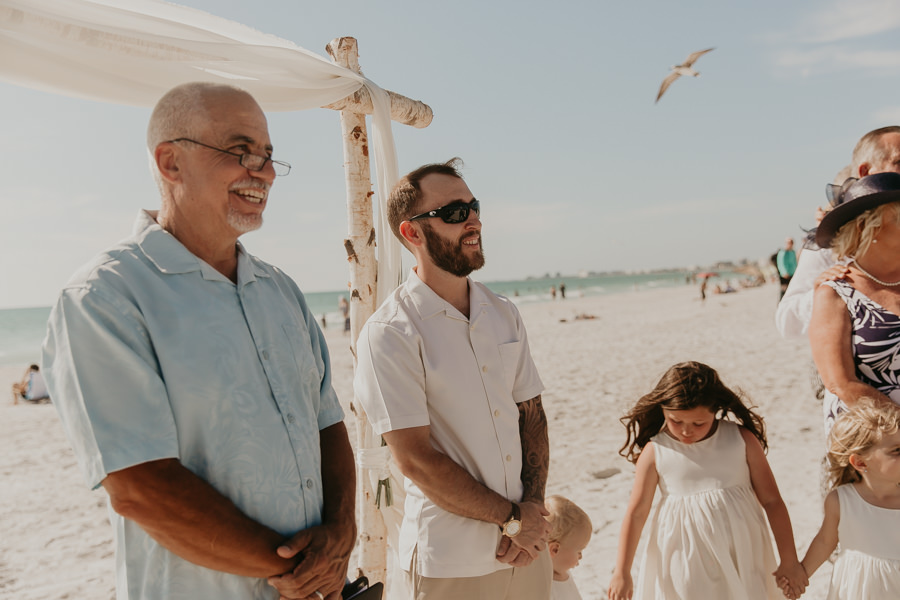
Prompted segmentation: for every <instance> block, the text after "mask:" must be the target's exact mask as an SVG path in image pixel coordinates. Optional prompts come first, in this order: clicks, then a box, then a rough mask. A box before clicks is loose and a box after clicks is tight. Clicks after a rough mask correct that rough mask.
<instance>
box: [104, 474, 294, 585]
mask: <svg viewBox="0 0 900 600" xmlns="http://www.w3.org/2000/svg"><path fill="white" fill-rule="evenodd" d="M103 487H104V488H105V489H106V491H107V492H108V493H109V495H110V500H111V503H112V507H113V510H115V511H116V512H117V513H119V514H120V515H122V516H123V517H125V518H126V519H130V520H132V521H134V522H135V523H137V524H138V525H139V526H140V527H141V528H142V529H143V530H144V531H146V532H147V534H148V535H150V537H152V538H153V539H154V540H156V541H157V542H159V544H160V545H161V546H163V547H164V548H166V549H168V550H169V551H171V552H173V553H174V554H177V555H178V556H180V557H182V558H184V559H185V560H187V561H190V562H192V563H194V564H197V565H200V566H203V567H207V568H209V569H214V570H216V571H225V572H227V573H233V574H236V575H243V576H247V577H267V576H270V575H276V574H279V573H283V572H285V571H288V570H290V569H291V568H293V566H294V565H295V564H296V563H297V559H295V558H291V559H284V558H281V557H279V556H278V554H277V553H276V549H277V548H278V546H279V544H280V543H281V541H282V540H283V539H284V538H283V536H281V535H279V534H278V533H277V532H275V531H273V530H272V529H269V528H268V527H266V526H264V525H262V524H260V523H257V522H256V521H254V520H253V519H251V518H249V517H247V516H246V515H244V514H243V513H242V512H241V511H240V510H239V509H238V508H237V507H236V506H235V505H234V504H233V503H232V502H231V501H230V500H229V499H228V498H226V497H225V496H223V495H221V494H220V493H219V492H218V491H217V490H216V489H215V488H213V487H212V486H211V485H209V484H208V483H207V482H206V481H204V480H203V479H201V478H200V477H197V476H196V475H195V474H194V473H192V472H191V471H189V470H188V469H187V468H185V467H184V466H183V465H182V464H181V463H180V462H178V461H177V460H175V459H169V460H158V461H152V462H149V463H144V464H141V465H137V466H135V467H130V468H128V469H124V470H122V471H116V472H114V473H111V474H110V475H109V476H107V478H106V479H104V480H103Z"/></svg>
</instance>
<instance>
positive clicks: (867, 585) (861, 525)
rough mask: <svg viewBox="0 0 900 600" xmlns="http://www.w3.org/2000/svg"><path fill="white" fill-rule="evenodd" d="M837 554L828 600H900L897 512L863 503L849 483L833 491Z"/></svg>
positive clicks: (898, 518)
mask: <svg viewBox="0 0 900 600" xmlns="http://www.w3.org/2000/svg"><path fill="white" fill-rule="evenodd" d="M837 493H838V501H839V502H840V505H841V520H840V523H839V524H838V539H839V540H840V544H841V552H840V554H838V557H837V560H836V561H835V562H834V570H833V571H832V572H831V588H830V589H829V590H828V600H859V599H861V598H865V600H897V599H898V598H900V510H898V509H891V508H881V507H879V506H874V505H872V504H869V503H868V502H866V501H865V500H863V498H862V496H860V495H859V492H858V491H856V487H855V486H854V485H853V484H848V485H842V486H840V487H839V488H837Z"/></svg>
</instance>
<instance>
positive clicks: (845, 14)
mask: <svg viewBox="0 0 900 600" xmlns="http://www.w3.org/2000/svg"><path fill="white" fill-rule="evenodd" d="M895 29H900V4H898V3H897V2H895V1H894V0H836V1H834V2H831V3H829V4H827V5H826V6H824V7H823V8H822V9H821V10H820V11H819V12H818V13H816V14H813V15H812V16H811V17H810V18H808V19H805V20H804V25H803V26H801V28H800V31H799V33H800V39H801V40H803V41H806V42H809V43H814V44H827V43H832V42H840V41H845V40H853V39H859V38H865V37H869V36H872V35H877V34H880V33H887V32H889V31H893V30H895Z"/></svg>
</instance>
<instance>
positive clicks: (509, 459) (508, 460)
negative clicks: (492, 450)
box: [506, 454, 512, 462]
mask: <svg viewBox="0 0 900 600" xmlns="http://www.w3.org/2000/svg"><path fill="white" fill-rule="evenodd" d="M506 462H512V456H511V455H509V454H507V455H506Z"/></svg>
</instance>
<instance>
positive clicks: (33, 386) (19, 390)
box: [12, 365, 50, 404]
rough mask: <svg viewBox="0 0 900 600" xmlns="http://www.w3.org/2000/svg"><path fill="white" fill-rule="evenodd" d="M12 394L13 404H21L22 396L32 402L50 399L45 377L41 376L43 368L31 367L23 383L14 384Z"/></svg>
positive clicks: (23, 378)
mask: <svg viewBox="0 0 900 600" xmlns="http://www.w3.org/2000/svg"><path fill="white" fill-rule="evenodd" d="M12 393H13V404H18V403H19V397H20V396H21V397H22V398H23V399H25V400H29V401H31V402H36V401H38V400H45V399H47V398H49V397H50V394H49V393H48V392H47V384H46V383H44V376H43V375H41V368H40V367H39V366H37V365H31V366H29V367H28V370H26V371H25V375H24V376H23V377H22V381H20V382H17V383H14V384H12Z"/></svg>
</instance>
